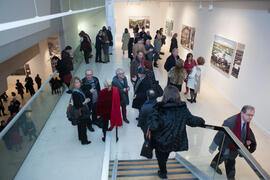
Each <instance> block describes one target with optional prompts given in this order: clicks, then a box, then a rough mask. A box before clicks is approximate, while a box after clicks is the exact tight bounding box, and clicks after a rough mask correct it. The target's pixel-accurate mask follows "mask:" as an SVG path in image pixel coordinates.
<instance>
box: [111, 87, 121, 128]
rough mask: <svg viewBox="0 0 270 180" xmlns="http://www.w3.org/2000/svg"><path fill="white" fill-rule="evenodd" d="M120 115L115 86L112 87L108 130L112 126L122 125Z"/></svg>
mask: <svg viewBox="0 0 270 180" xmlns="http://www.w3.org/2000/svg"><path fill="white" fill-rule="evenodd" d="M122 125H123V122H122V117H121V112H120V95H119V90H118V88H117V87H112V110H111V127H110V129H109V130H110V131H111V130H112V129H113V128H114V126H116V127H119V126H122Z"/></svg>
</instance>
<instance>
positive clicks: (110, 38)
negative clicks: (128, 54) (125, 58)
mask: <svg viewBox="0 0 270 180" xmlns="http://www.w3.org/2000/svg"><path fill="white" fill-rule="evenodd" d="M106 33H107V36H108V39H109V41H110V44H109V45H110V46H112V45H113V35H112V32H111V31H110V30H107V31H106Z"/></svg>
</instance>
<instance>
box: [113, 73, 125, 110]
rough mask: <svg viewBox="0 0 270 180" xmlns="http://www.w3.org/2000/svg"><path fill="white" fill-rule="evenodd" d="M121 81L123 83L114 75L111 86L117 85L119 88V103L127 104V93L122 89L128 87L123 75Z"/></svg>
mask: <svg viewBox="0 0 270 180" xmlns="http://www.w3.org/2000/svg"><path fill="white" fill-rule="evenodd" d="M123 81H124V83H122V82H121V81H120V80H119V78H118V77H117V76H114V77H113V80H112V86H115V87H117V88H118V90H119V93H120V97H121V100H120V104H125V105H128V104H129V99H128V93H127V92H125V91H124V88H129V86H128V82H127V78H126V77H125V78H124V79H123Z"/></svg>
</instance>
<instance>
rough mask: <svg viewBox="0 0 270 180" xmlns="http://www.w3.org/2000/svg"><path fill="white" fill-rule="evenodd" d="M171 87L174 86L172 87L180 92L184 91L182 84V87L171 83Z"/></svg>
mask: <svg viewBox="0 0 270 180" xmlns="http://www.w3.org/2000/svg"><path fill="white" fill-rule="evenodd" d="M170 85H172V86H174V87H176V88H177V89H178V91H179V92H181V91H182V84H180V85H176V84H173V83H170Z"/></svg>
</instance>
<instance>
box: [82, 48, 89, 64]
mask: <svg viewBox="0 0 270 180" xmlns="http://www.w3.org/2000/svg"><path fill="white" fill-rule="evenodd" d="M83 55H84V60H85V63H86V64H88V63H89V57H90V52H88V51H83Z"/></svg>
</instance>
